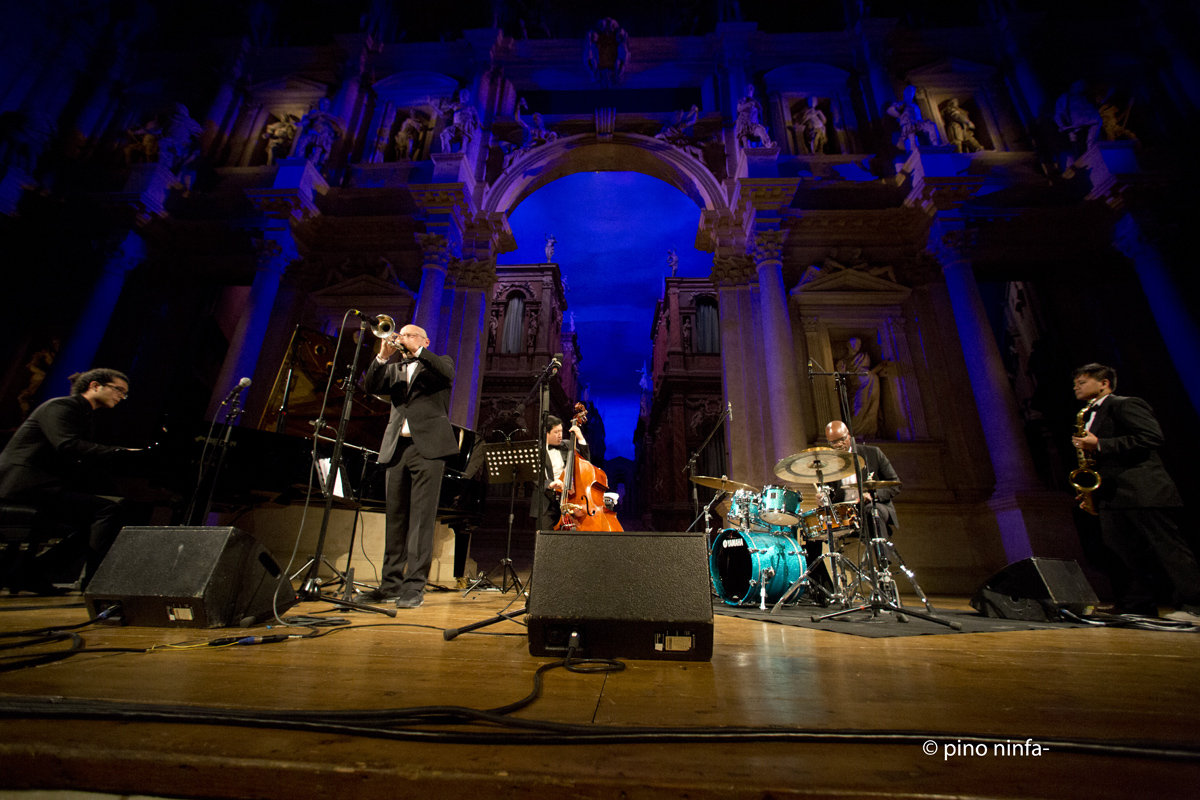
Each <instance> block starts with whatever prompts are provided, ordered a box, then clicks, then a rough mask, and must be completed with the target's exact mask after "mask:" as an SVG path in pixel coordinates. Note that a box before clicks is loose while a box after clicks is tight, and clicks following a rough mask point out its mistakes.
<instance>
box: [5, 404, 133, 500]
mask: <svg viewBox="0 0 1200 800" xmlns="http://www.w3.org/2000/svg"><path fill="white" fill-rule="evenodd" d="M94 436H95V411H93V410H92V406H91V404H90V403H88V401H87V400H84V399H83V398H82V397H81V396H79V395H71V396H70V397H56V398H54V399H53V400H47V401H46V402H45V403H42V404H41V405H40V406H38V407H37V408H36V409H34V411H33V413H32V414H30V415H29V418H28V419H26V420H25V421H24V422H23V423H21V427H20V428H18V429H17V432H16V433H15V434H13V437H12V439H11V440H9V442H8V445H7V446H6V447H5V448H4V451H3V452H0V497H5V498H15V497H16V496H17V495H19V494H20V493H21V492H24V491H27V490H29V489H37V488H44V487H49V486H66V485H70V484H73V483H75V482H77V481H79V480H80V479H81V478H83V477H84V474H85V472H84V470H85V467H86V466H88V465H97V464H101V463H103V462H105V461H108V460H109V458H110V457H111V456H112V454H113V453H116V452H118V451H120V450H121V449H122V448H120V447H110V446H108V445H104V444H97V443H96V442H93V441H92V439H93V437H94Z"/></svg>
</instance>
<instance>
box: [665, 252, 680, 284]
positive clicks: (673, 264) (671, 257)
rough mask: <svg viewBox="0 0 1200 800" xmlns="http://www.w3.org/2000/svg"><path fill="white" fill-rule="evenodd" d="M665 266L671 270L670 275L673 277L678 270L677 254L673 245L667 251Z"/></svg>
mask: <svg viewBox="0 0 1200 800" xmlns="http://www.w3.org/2000/svg"><path fill="white" fill-rule="evenodd" d="M667 267H668V268H669V269H670V270H671V277H672V278H674V277H675V274H676V273H677V272H679V254H678V253H676V252H675V248H674V247H672V248H671V249H670V250H668V251H667Z"/></svg>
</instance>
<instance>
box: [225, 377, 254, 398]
mask: <svg viewBox="0 0 1200 800" xmlns="http://www.w3.org/2000/svg"><path fill="white" fill-rule="evenodd" d="M249 385H250V379H249V378H242V379H241V380H240V381H238V382H237V386H234V387H233V388H232V389H230V390H229V394H227V395H225V399H224V400H222V401H221V405H225V404H226V403H228V402H230V401H231V400H233V398H235V397H237V396H238V394H240V393H241V391H242V389H245V388H246V387H247V386H249Z"/></svg>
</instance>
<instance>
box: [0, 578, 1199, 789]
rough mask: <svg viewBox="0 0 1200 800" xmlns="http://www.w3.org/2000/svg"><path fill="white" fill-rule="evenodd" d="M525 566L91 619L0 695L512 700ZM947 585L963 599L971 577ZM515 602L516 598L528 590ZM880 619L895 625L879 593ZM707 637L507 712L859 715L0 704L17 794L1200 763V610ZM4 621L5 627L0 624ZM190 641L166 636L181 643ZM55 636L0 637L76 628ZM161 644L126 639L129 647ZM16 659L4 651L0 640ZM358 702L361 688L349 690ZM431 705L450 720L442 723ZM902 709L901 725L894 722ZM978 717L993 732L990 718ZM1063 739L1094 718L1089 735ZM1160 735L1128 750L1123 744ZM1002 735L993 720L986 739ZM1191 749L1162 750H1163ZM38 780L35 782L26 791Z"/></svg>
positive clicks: (48, 609) (1027, 783) (578, 783)
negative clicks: (253, 716) (525, 725)
mask: <svg viewBox="0 0 1200 800" xmlns="http://www.w3.org/2000/svg"><path fill="white" fill-rule="evenodd" d="M515 600H517V598H516V593H515V592H509V593H508V594H507V595H501V594H500V593H498V592H494V591H488V592H476V593H473V594H471V595H470V596H468V597H465V598H464V597H463V596H462V594H461V592H430V593H428V594H427V595H426V601H425V605H424V606H423V607H422V608H419V609H412V610H401V611H399V612H398V614H397V616H396V618H395V619H389V618H386V617H382V616H377V615H373V614H366V613H361V612H354V611H350V612H345V611H338V610H333V609H332V608H331V607H330V606H329V605H328V604H325V603H319V602H312V603H304V604H302V605H300V606H298V607H296V608H295V609H293V610H292V611H291V612H289V614H297V613H305V614H313V613H319V614H320V615H322V616H339V617H344V618H346V619H349V620H350V621H351V622H352V623H353V625H355V626H359V627H352V628H347V629H330V628H325V629H322V630H323V631H330V630H336V632H335V633H328V634H327V635H324V636H320V637H317V638H311V639H290V640H286V641H282V642H277V643H272V644H262V645H255V646H238V645H234V646H225V647H213V646H207V645H206V644H205V643H206V642H207V641H209V640H211V639H215V638H218V637H224V636H233V635H237V634H242V633H245V634H247V635H264V634H271V633H276V632H278V628H272V629H271V630H267V629H265V628H264V627H261V626H260V627H258V628H255V629H252V630H251V629H218V630H196V629H180V628H173V629H168V628H149V627H123V628H122V627H111V626H103V625H93V626H87V627H84V628H82V629H80V630H79V635H80V636H81V637H82V638H83V640H84V643H85V649H84V651H83V652H82V653H79V654H76V655H74V656H71V657H69V658H66V659H63V660H59V661H54V662H51V663H45V664H42V665H39V666H33V667H30V668H26V669H21V670H16V671H9V672H4V673H0V706H3V705H5V704H8V705H10V706H11V704H12V703H13V702H15V701H17V700H20V699H38V698H43V699H44V698H64V699H66V700H71V701H78V700H92V701H106V702H111V703H122V704H129V703H143V704H160V705H172V706H181V707H184V708H186V709H188V710H189V712H199V711H204V710H212V709H217V708H221V709H237V710H242V711H249V712H255V711H264V712H265V711H275V712H278V711H280V710H304V711H330V712H332V711H337V712H341V713H342V714H346V716H345V721H347V722H349V723H351V724H360V723H362V724H365V722H366V721H367V715H368V713H369V712H371V711H375V710H379V709H399V708H409V707H414V706H431V705H438V706H440V705H455V706H466V707H470V708H476V709H491V708H497V707H501V706H505V705H507V704H509V703H512V702H514V701H517V700H519V699H521V698H523V697H525V696H526V695H527V694H529V692H530V691H531V689H532V686H533V680H534V672H535V670H536V669H537V668H538V667H539V666H541V665H543V664H548V663H552V661H553V659H549V658H535V657H532V656H530V655H529V652H528V641H527V639H526V637H525V635H524V629H523V628H522V627H521V626H520V625H518V624H517V623H515V622H502V623H500V624H498V625H494V626H491V627H488V628H485V629H483V630H481V631H479V632H475V633H469V634H464V635H462V636H460V637H458V638H456V639H454V640H452V641H447V640H445V639H444V637H443V635H442V631H443V630H444V629H447V628H457V627H461V626H464V625H467V624H469V623H471V622H476V621H480V620H483V619H486V618H488V617H491V616H492V615H494V614H496V613H497V612H498V611H500V610H501V609H502V608H504V607H505V606H506V605H508V604H509V603H512V602H514V601H515ZM80 602H81V598H80V597H79V596H78V595H76V596H73V597H72V596H68V597H64V598H53V599H45V598H35V597H0V632H2V633H11V632H15V631H23V630H29V629H33V628H42V627H66V626H70V625H74V624H79V623H82V622H86V621H87V614H86V611H85V610H84V609H83V608H81V607H79V604H80ZM934 604H935V606H938V607H941V608H965V607H966V602H965V600H964V599H963V598H947V597H939V598H935V599H934ZM520 606H521V602H516V604H515V607H520ZM861 624H864V625H899V624H901V623H898V622H896V621H895V620H892V619H887V620H885V621H882V622H877V623H865V622H864V623H861ZM714 634H715V646H714V653H713V658H712V661H711V662H667V661H634V660H628V661H625V664H626V669H625V670H624V671H621V672H611V673H598V674H580V673H572V672H567V671H564V670H563V669H552V670H550V671H548V672H546V673H545V676H544V686H543V688H542V692H541V696H540V698H539V699H537V700H536V701H535V702H533V703H532V704H531V705H530V706H528V707H526V708H524V709H521V710H519V711H517V712H515V713H513V714H512V717H513V718H515V719H517V720H525V721H530V720H541V721H546V722H551V723H558V724H567V725H573V726H583V727H584V728H586V729H591V730H594V729H595V728H596V727H598V726H613V727H616V728H620V729H623V730H636V729H646V728H651V727H664V728H666V727H669V728H684V729H688V730H689V731H690V732H691V733H693V734H699V733H702V732H703V731H705V730H708V729H715V728H729V727H747V728H756V729H771V730H774V731H781V730H782V731H811V732H816V733H825V734H834V733H836V732H839V731H848V730H854V731H860V732H863V735H860V736H859V737H857V738H855V739H852V740H847V741H830V740H828V738H827V739H825V740H817V741H739V742H727V741H704V740H703V739H700V738H698V737H693V738H692V739H689V740H687V741H673V740H669V739H666V740H654V739H652V740H649V741H638V742H634V743H628V742H613V743H596V742H587V743H574V742H573V743H547V742H539V743H520V741H521V738H522V737H523V736H525V735H526V734H525V733H524V732H523V731H522V730H521V729H518V728H512V727H500V726H481V725H475V726H464V725H458V726H456V727H455V728H454V729H455V730H459V731H463V730H471V731H476V732H480V733H487V734H489V735H490V736H491V737H492V738H491V740H490V741H483V742H477V743H466V744H463V743H448V742H445V741H439V740H438V739H437V738H436V736H438V735H440V734H437V733H424V734H419V735H420V736H425V737H428V738H425V739H419V738H415V736H414V737H413V738H405V739H385V738H372V737H369V736H359V735H352V734H351V733H349V732H329V731H323V730H318V731H311V730H309V731H306V730H283V729H278V728H273V727H255V726H253V725H245V726H242V725H239V726H229V725H208V724H198V723H197V722H195V721H192V720H190V719H189V720H185V721H179V722H172V721H127V720H118V719H71V718H68V719H44V718H38V719H32V718H27V717H21V716H19V715H13V714H11V713H5V715H4V716H2V717H0V765H2V766H0V790H6V791H4V792H0V796H3V797H8V796H10V794H11V795H12V796H17V797H19V796H23V795H24V794H25V792H26V791H28V790H52V791H63V790H76V791H90V792H101V793H108V794H114V795H131V794H140V795H151V796H162V797H194V798H270V799H271V800H276V798H278V800H284V799H285V798H287V799H290V798H300V797H304V798H307V797H316V796H330V797H334V796H336V797H351V796H352V797H354V798H356V800H371V799H373V798H395V797H409V796H415V797H422V798H451V797H453V798H462V797H467V796H474V797H487V798H538V799H541V798H546V799H549V798H555V799H557V798H662V797H687V798H698V799H707V798H752V797H763V798H765V797H772V798H780V797H879V798H907V797H912V798H917V797H920V798H933V797H981V798H982V797H989V798H990V797H995V798H1073V797H1079V798H1084V797H1086V798H1090V799H1093V800H1094V798H1106V797H1114V798H1116V797H1121V798H1125V797H1129V796H1137V797H1149V796H1154V797H1187V796H1194V793H1195V787H1196V786H1197V785H1200V749H1198V738H1200V735H1198V734H1197V731H1200V703H1197V702H1196V689H1195V671H1196V663H1197V660H1198V657H1200V635H1197V634H1196V633H1168V632H1152V631H1139V630H1120V629H1069V628H1063V629H1055V630H1044V631H1016V632H1006V633H976V634H953V635H934V636H909V637H898V638H865V637H861V636H852V635H846V634H841V633H832V632H827V631H815V630H808V629H804V628H799V627H789V626H784V625H778V624H772V623H762V622H756V621H752V620H744V619H736V618H731V617H725V616H717V617H716V620H715V628H714ZM11 641H12V639H11V638H9V639H0V644H7V643H9V642H11ZM180 644H195V645H197V646H195V647H188V648H179V647H175V648H170V649H163V647H162V646H164V645H180ZM63 647H64V645H63V644H62V643H52V644H45V645H40V646H38V647H35V648H32V649H22V650H20V651H12V650H7V651H5V652H4V653H3V655H6V656H11V655H20V656H25V655H28V654H30V653H36V652H50V651H52V650H56V649H62V648H63ZM151 647H157V648H158V649H155V650H153V651H151V652H113V651H111V650H108V651H105V650H104V648H134V649H138V650H144V649H146V648H151ZM8 663H11V659H9V660H5V661H3V662H0V666H2V665H4V664H8ZM347 712H349V713H348V714H347ZM411 730H414V731H426V732H436V731H442V732H445V728H444V727H443V728H438V727H437V726H432V725H427V726H424V727H421V728H415V727H414V728H411ZM896 732H906V735H905V737H903V738H902V739H899V740H896V743H887V742H885V741H882V740H879V739H878V738H876V737H878V736H880V735H884V734H888V733H896ZM980 737H987V738H986V740H981V739H980ZM1059 741H1063V742H1066V741H1088V742H1093V743H1095V744H1096V745H1097V747H1096V749H1095V750H1094V751H1093V752H1072V751H1068V749H1066V748H1064V747H1060V746H1058V745H1057V744H1056V742H1059ZM1135 743H1141V744H1142V745H1144V746H1146V747H1147V748H1148V749H1147V750H1143V751H1138V752H1129V753H1125V754H1122V753H1121V752H1120V750H1119V748H1120V747H1121V746H1122V745H1127V744H1135ZM985 744H986V746H985ZM1171 750H1174V751H1178V752H1184V751H1190V753H1191V755H1182V756H1180V755H1176V756H1175V757H1169V756H1168V755H1167V754H1166V751H1171ZM29 796H32V795H29Z"/></svg>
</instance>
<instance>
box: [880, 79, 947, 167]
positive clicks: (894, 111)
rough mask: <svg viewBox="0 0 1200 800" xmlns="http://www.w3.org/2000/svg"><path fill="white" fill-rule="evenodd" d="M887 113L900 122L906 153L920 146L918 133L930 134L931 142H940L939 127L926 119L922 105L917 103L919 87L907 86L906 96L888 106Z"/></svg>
mask: <svg viewBox="0 0 1200 800" xmlns="http://www.w3.org/2000/svg"><path fill="white" fill-rule="evenodd" d="M887 113H888V116H890V117H895V118H896V120H897V121H898V122H899V123H900V140H901V141H902V142H904V147H903V150H904V151H905V152H906V153H911V152H912V151H913V150H915V149H917V147H919V146H920V140H919V139H918V138H917V134H918V133H924V134H925V135H926V136H928V137H929V143H930V144H937V143H938V132H937V128H936V127H935V126H934V124H933V123H932V122H931V121H929V120H927V119H925V115H923V114H922V113H921V107H920V106H918V105H917V87H915V86H905V87H904V98H903V99H901V100H897V101H896V102H894V103H892V104H891V105H890V106H888V107H887Z"/></svg>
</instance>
